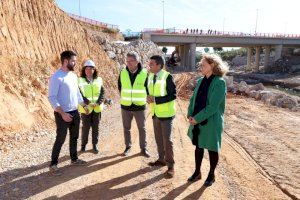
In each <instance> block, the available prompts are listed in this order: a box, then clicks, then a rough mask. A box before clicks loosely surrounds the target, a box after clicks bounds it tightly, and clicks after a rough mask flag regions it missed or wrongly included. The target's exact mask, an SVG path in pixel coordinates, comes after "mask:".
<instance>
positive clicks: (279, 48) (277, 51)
mask: <svg viewBox="0 0 300 200" xmlns="http://www.w3.org/2000/svg"><path fill="white" fill-rule="evenodd" d="M281 52H282V44H281V45H276V46H275V59H274V61H276V60H278V59H280V58H281Z"/></svg>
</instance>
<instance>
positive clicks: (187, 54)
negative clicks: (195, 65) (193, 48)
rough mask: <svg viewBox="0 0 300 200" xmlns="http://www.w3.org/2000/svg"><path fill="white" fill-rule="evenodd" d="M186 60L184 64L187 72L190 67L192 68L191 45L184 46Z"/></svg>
mask: <svg viewBox="0 0 300 200" xmlns="http://www.w3.org/2000/svg"><path fill="white" fill-rule="evenodd" d="M184 57H185V58H184V59H185V62H184V68H185V69H186V70H188V69H189V66H190V59H189V45H184Z"/></svg>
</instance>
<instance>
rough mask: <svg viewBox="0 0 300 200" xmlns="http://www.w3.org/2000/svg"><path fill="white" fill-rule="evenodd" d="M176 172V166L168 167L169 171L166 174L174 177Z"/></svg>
mask: <svg viewBox="0 0 300 200" xmlns="http://www.w3.org/2000/svg"><path fill="white" fill-rule="evenodd" d="M174 174H175V171H174V168H173V167H172V168H168V170H167V172H166V176H167V178H173V177H174Z"/></svg>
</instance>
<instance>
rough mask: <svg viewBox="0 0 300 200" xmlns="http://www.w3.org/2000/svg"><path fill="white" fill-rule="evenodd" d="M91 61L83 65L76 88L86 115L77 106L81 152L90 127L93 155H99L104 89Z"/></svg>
mask: <svg viewBox="0 0 300 200" xmlns="http://www.w3.org/2000/svg"><path fill="white" fill-rule="evenodd" d="M95 67H96V66H95V63H94V62H93V61H92V60H87V61H86V62H85V63H84V64H83V68H82V71H81V75H80V78H79V79H78V86H79V89H80V92H81V95H82V97H83V100H84V102H85V104H87V105H88V113H86V112H85V110H84V108H83V107H82V106H80V105H79V108H78V110H79V112H80V113H81V119H82V133H81V134H82V135H81V138H82V141H81V142H82V144H81V151H85V147H86V144H87V143H88V137H89V131H90V128H91V127H92V143H93V151H94V153H95V154H97V153H99V149H98V139H99V121H100V119H101V111H102V110H103V101H104V88H103V81H102V78H101V77H99V76H98V74H97V70H96V68H95Z"/></svg>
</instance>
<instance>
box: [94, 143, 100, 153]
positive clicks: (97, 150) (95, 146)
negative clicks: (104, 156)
mask: <svg viewBox="0 0 300 200" xmlns="http://www.w3.org/2000/svg"><path fill="white" fill-rule="evenodd" d="M93 151H94V154H98V153H99V149H98V146H97V145H96V144H94V145H93Z"/></svg>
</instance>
